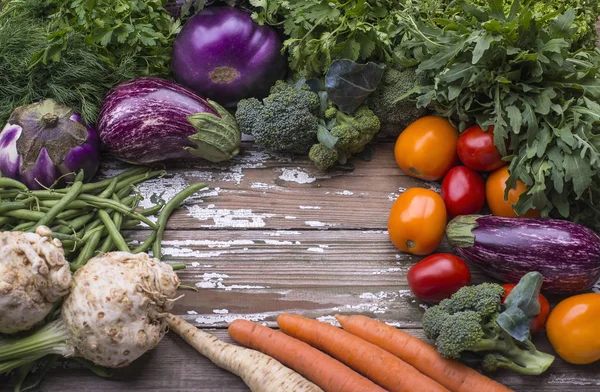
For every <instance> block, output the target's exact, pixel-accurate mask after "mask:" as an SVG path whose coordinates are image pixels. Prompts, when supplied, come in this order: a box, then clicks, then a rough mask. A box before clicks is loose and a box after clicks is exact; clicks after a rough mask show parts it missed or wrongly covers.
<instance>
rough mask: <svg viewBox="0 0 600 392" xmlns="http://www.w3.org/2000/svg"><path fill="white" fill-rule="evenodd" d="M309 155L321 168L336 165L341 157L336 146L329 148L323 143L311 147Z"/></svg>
mask: <svg viewBox="0 0 600 392" xmlns="http://www.w3.org/2000/svg"><path fill="white" fill-rule="evenodd" d="M308 157H309V158H310V160H311V161H313V163H314V164H315V165H317V167H318V168H319V169H321V170H325V169H327V168H328V167H331V166H333V165H335V163H336V162H337V161H338V159H339V155H338V152H337V150H336V149H335V148H334V149H329V148H327V147H325V145H323V144H321V143H317V144H315V145H313V146H312V147H311V149H310V152H309V153H308Z"/></svg>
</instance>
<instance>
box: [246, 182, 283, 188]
mask: <svg viewBox="0 0 600 392" xmlns="http://www.w3.org/2000/svg"><path fill="white" fill-rule="evenodd" d="M250 188H252V189H262V190H269V189H276V188H278V186H277V185H270V184H265V183H264V182H253V183H252V185H250Z"/></svg>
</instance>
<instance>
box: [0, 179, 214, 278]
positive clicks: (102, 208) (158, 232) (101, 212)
mask: <svg viewBox="0 0 600 392" xmlns="http://www.w3.org/2000/svg"><path fill="white" fill-rule="evenodd" d="M164 174H165V172H164V170H152V169H150V168H147V167H134V168H132V169H129V170H127V171H125V172H123V173H121V174H118V175H116V176H114V177H111V178H107V179H104V180H102V181H98V182H94V183H87V184H84V183H83V172H81V171H80V172H79V173H77V175H76V177H75V180H74V181H73V183H72V184H71V185H70V186H68V187H66V188H57V189H55V188H50V189H44V190H30V189H28V188H27V187H26V186H25V185H24V184H22V183H21V182H19V181H16V180H13V179H10V178H4V177H0V230H1V231H9V230H10V231H25V232H27V231H29V232H33V231H35V229H36V227H38V226H40V225H45V226H48V227H50V229H51V230H52V236H53V237H54V238H57V239H59V240H60V241H61V242H62V243H63V248H64V250H65V255H66V257H67V259H68V260H69V262H70V264H71V270H73V271H75V270H77V269H78V268H81V267H82V266H83V265H85V263H87V261H88V260H89V259H91V258H92V257H94V256H96V255H98V254H102V253H106V252H111V251H114V250H119V251H123V252H131V253H140V252H146V251H148V250H149V249H152V252H153V254H154V257H156V258H159V259H160V258H161V257H162V254H161V241H162V236H163V233H164V230H165V227H166V224H167V220H168V219H169V216H170V215H171V213H172V212H173V211H174V210H175V209H176V208H177V207H178V206H179V205H180V204H181V203H182V202H183V201H184V200H185V199H186V198H188V197H189V196H191V195H193V194H194V193H196V192H198V191H199V190H201V189H202V188H205V187H206V184H205V183H197V184H193V185H191V186H189V187H187V188H186V189H184V190H183V191H181V192H180V193H178V194H177V195H175V197H173V199H171V200H170V201H168V202H167V203H166V204H157V205H155V206H153V207H150V208H146V209H140V208H138V205H139V202H140V201H141V200H142V197H141V195H139V194H137V193H136V192H135V188H134V187H135V185H136V184H139V183H141V182H143V181H146V180H148V179H151V178H154V177H158V176H161V175H164ZM157 214H158V221H157V222H156V223H154V222H152V221H151V220H150V219H148V216H152V215H157ZM142 222H143V223H145V224H147V225H148V226H149V227H150V228H151V231H150V234H149V235H148V237H147V238H146V240H145V241H143V242H142V243H141V244H140V245H138V246H136V247H133V246H132V245H130V244H129V243H128V241H127V240H126V239H125V238H124V237H123V235H122V230H126V229H130V228H134V227H136V226H138V225H139V224H140V223H142Z"/></svg>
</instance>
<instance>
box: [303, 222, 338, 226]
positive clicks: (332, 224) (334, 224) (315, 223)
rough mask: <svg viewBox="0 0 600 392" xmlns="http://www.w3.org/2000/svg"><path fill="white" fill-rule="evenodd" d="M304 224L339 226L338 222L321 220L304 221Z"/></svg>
mask: <svg viewBox="0 0 600 392" xmlns="http://www.w3.org/2000/svg"><path fill="white" fill-rule="evenodd" d="M304 224H305V225H307V226H310V227H332V226H337V224H336V223H325V222H320V221H304Z"/></svg>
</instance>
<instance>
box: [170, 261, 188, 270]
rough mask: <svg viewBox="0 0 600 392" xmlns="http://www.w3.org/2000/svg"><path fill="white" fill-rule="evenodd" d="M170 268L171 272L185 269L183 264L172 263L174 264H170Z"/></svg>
mask: <svg viewBox="0 0 600 392" xmlns="http://www.w3.org/2000/svg"><path fill="white" fill-rule="evenodd" d="M171 267H172V268H173V271H179V270H183V269H185V264H183V263H174V264H171Z"/></svg>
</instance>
